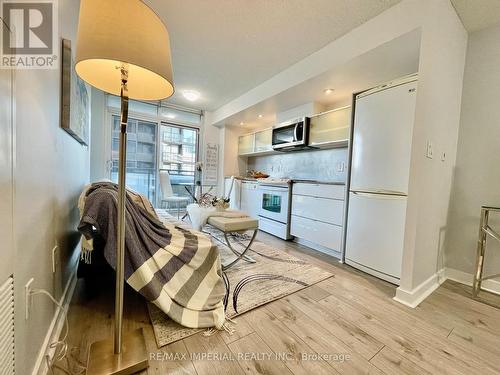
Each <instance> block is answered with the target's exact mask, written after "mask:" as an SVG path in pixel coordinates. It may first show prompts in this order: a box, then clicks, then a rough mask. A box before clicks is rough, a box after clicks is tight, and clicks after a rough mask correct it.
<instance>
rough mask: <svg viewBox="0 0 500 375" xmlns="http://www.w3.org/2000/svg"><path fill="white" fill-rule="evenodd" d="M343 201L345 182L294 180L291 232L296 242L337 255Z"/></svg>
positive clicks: (341, 227)
mask: <svg viewBox="0 0 500 375" xmlns="http://www.w3.org/2000/svg"><path fill="white" fill-rule="evenodd" d="M344 203H345V186H344V185H335V184H321V183H308V182H300V183H294V184H293V188H292V215H291V222H290V233H291V235H293V236H295V238H296V240H297V242H299V243H302V244H304V245H306V246H309V247H312V248H314V249H316V250H319V251H322V252H325V253H327V254H329V255H333V256H335V257H338V258H340V256H341V252H342V237H343V224H344Z"/></svg>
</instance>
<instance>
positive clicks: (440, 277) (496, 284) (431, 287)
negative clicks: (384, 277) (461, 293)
mask: <svg viewBox="0 0 500 375" xmlns="http://www.w3.org/2000/svg"><path fill="white" fill-rule="evenodd" d="M472 279H473V275H472V274H471V273H467V272H463V271H460V270H456V269H454V268H443V269H441V270H440V271H439V272H437V273H435V274H434V275H432V276H431V277H429V278H428V279H427V280H425V281H424V282H423V283H422V284H420V285H419V286H417V287H416V288H415V289H413V290H411V291H407V290H404V289H403V288H401V287H398V288H397V289H396V296H395V297H394V298H393V299H394V300H395V301H397V302H399V303H402V304H403V305H406V306H409V307H411V308H415V307H417V306H418V305H419V304H420V303H422V301H424V300H425V299H426V298H427V297H428V296H430V295H431V294H432V292H434V291H435V290H436V289H437V288H438V287H439V286H440V285H441V284H442V283H444V282H445V281H446V280H453V281H456V282H457V283H460V284H464V285H469V286H472ZM482 290H485V291H487V292H490V293H494V294H498V295H500V281H498V280H493V279H491V280H485V281H483V283H482Z"/></svg>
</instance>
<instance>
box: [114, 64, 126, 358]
mask: <svg viewBox="0 0 500 375" xmlns="http://www.w3.org/2000/svg"><path fill="white" fill-rule="evenodd" d="M120 70H121V79H122V84H121V91H120V98H121V100H120V102H121V103H120V107H121V108H120V146H119V147H120V151H119V156H118V231H117V232H118V241H117V249H116V291H115V294H116V295H115V336H114V352H115V354H120V353H121V351H122V332H123V289H124V284H125V282H124V275H125V220H126V219H125V206H126V194H127V193H126V175H127V122H128V89H127V81H128V66H127V64H122V66H121V67H120Z"/></svg>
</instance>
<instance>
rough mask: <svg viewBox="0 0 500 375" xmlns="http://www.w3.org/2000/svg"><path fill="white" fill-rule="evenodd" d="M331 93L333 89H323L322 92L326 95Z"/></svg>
mask: <svg viewBox="0 0 500 375" xmlns="http://www.w3.org/2000/svg"><path fill="white" fill-rule="evenodd" d="M333 91H334V89H325V90H324V93H325V94H326V95H330V94H331V93H332V92H333Z"/></svg>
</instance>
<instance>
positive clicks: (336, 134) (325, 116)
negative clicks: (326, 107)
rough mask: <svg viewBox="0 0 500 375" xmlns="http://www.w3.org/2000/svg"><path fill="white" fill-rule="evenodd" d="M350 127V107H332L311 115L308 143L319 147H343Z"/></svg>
mask: <svg viewBox="0 0 500 375" xmlns="http://www.w3.org/2000/svg"><path fill="white" fill-rule="evenodd" d="M350 127H351V107H342V108H338V109H333V110H331V111H327V112H324V113H321V114H319V115H316V116H312V117H311V123H310V129H309V144H310V145H311V146H316V147H319V148H329V147H344V146H345V145H347V142H348V140H349V136H350Z"/></svg>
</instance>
